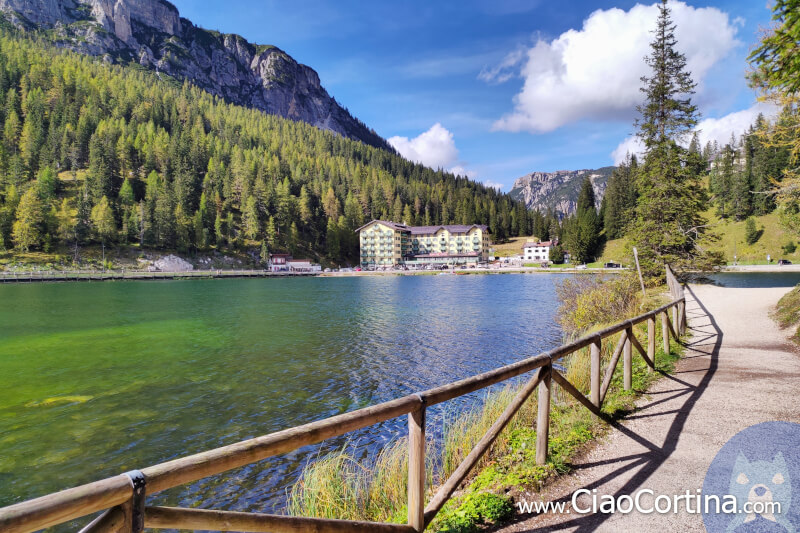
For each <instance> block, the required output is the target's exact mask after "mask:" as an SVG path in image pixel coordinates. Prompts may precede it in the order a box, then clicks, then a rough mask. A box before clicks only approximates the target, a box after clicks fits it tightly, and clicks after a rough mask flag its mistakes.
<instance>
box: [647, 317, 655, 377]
mask: <svg viewBox="0 0 800 533" xmlns="http://www.w3.org/2000/svg"><path fill="white" fill-rule="evenodd" d="M647 355H648V356H649V357H650V361H652V362H653V367H654V366H656V317H655V316H651V317H650V318H648V319H647ZM653 367H651V366H650V365H647V371H648V372H652V371H653Z"/></svg>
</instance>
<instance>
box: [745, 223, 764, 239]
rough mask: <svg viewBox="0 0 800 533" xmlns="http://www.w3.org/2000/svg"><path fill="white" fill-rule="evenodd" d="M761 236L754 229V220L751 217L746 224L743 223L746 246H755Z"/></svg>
mask: <svg viewBox="0 0 800 533" xmlns="http://www.w3.org/2000/svg"><path fill="white" fill-rule="evenodd" d="M759 237H761V234H760V233H759V232H758V229H756V220H755V219H754V218H753V217H750V218H748V219H747V222H745V223H744V240H745V241H746V242H747V244H755V243H756V242H757V241H758V239H759Z"/></svg>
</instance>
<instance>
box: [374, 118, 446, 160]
mask: <svg viewBox="0 0 800 533" xmlns="http://www.w3.org/2000/svg"><path fill="white" fill-rule="evenodd" d="M388 141H389V144H391V145H392V146H393V147H394V149H395V150H397V151H398V152H399V153H400V155H402V156H403V157H405V158H406V159H408V160H410V161H415V162H417V163H422V164H423V165H425V166H429V167H431V168H436V169H438V168H448V167H450V166H451V165H454V164H455V163H456V162H457V161H458V149H457V148H456V143H455V141H454V140H453V134H452V133H450V131H448V130H447V128H445V127H444V126H442V125H441V124H439V123H438V122H437V123H436V124H434V125H433V126H431V128H430V129H429V130H428V131H426V132H424V133H421V134H419V135H418V136H416V137H414V138H413V139H409V138H408V137H400V136H394V137H390V138H389V139H388Z"/></svg>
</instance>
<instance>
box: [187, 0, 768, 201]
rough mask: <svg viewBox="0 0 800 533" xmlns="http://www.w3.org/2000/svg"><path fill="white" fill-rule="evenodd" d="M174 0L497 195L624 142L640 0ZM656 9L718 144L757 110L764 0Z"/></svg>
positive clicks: (644, 17)
mask: <svg viewBox="0 0 800 533" xmlns="http://www.w3.org/2000/svg"><path fill="white" fill-rule="evenodd" d="M172 2H173V3H174V4H175V5H176V6H177V7H178V9H179V10H180V12H181V15H182V16H184V17H186V18H188V19H190V20H192V21H193V22H194V23H195V24H197V25H199V26H202V27H205V28H209V29H217V30H220V31H223V32H228V33H238V34H240V35H242V36H244V37H245V38H246V39H248V40H249V41H251V42H255V43H261V44H273V45H276V46H278V47H279V48H282V49H283V50H285V51H286V52H288V53H289V54H290V55H291V56H293V57H294V58H295V59H296V60H297V61H299V62H301V63H305V64H307V65H309V66H311V67H312V68H314V69H315V70H316V71H317V72H318V73H319V74H320V78H321V80H322V83H323V85H324V86H325V87H326V89H327V90H328V92H329V93H330V94H331V95H332V96H334V97H335V98H336V99H337V100H338V101H339V102H340V103H341V104H342V105H344V106H345V107H347V108H348V109H349V110H350V111H351V112H352V113H353V114H354V115H355V116H357V117H358V118H360V119H361V120H363V121H364V122H365V123H366V124H368V125H369V126H371V127H372V128H374V129H375V130H376V131H377V132H378V133H379V134H380V135H381V136H383V137H385V138H387V139H390V141H391V142H392V143H393V144H394V145H395V146H396V147H397V148H398V150H399V151H400V152H401V153H403V154H404V155H406V156H407V157H409V158H412V159H417V160H420V161H422V162H423V163H425V164H428V165H431V166H436V167H438V166H442V167H444V168H447V169H456V170H458V171H461V172H463V173H468V174H469V175H470V176H472V177H474V178H475V179H477V180H480V181H484V182H489V183H492V184H497V185H499V186H501V187H502V190H505V191H508V190H509V189H510V187H511V184H512V183H513V181H514V179H515V178H517V177H519V176H522V175H524V174H526V173H529V172H532V171H553V170H559V169H580V168H597V167H601V166H606V165H610V164H613V163H614V160H615V158H616V159H617V160H618V159H619V158H620V157H622V156H623V155H624V153H625V152H626V151H628V150H630V149H635V145H634V144H632V143H631V141H630V139H628V138H629V136H630V134H632V133H633V126H632V121H633V119H634V118H635V116H636V115H635V111H634V107H635V105H636V102H637V100H638V99H639V98H640V96H639V92H638V85H639V83H638V77H639V76H640V75H641V74H642V73H644V72H643V71H642V69H643V68H644V67H643V61H642V59H641V58H642V57H643V56H644V55H645V54H646V53H647V52H648V49H647V42H648V41H649V39H650V37H649V35H648V33H647V32H648V31H649V30H650V29H651V26H652V22H653V21H654V20H655V19H654V17H655V8H654V7H653V4H652V3H641V4H637V3H636V2H631V1H615V2H610V1H566V0H565V1H553V0H550V1H545V0H462V1H458V2H444V1H434V2H431V1H395V2H385V1H379V0H377V1H371V2H367V1H360V2H356V1H350V0H338V1H335V2H334V1H321V0H305V1H301V2H277V1H271V0H266V1H265V0H228V1H227V2H207V1H197V0H172ZM670 5H671V6H672V9H673V18H674V20H675V22H676V23H677V24H678V30H677V36H678V41H679V43H678V44H679V48H681V49H682V51H683V52H684V53H685V54H686V55H687V58H688V60H689V65H690V68H691V69H692V72H693V73H694V74H695V76H694V77H695V79H696V81H697V82H698V83H699V87H698V92H697V94H696V95H695V102H696V103H697V104H698V105H699V107H700V111H701V113H702V118H703V119H708V120H706V121H705V122H703V123H701V124H700V126H701V129H702V132H701V136H702V138H703V139H715V138H716V139H719V140H727V139H728V138H730V134H731V132H732V131H735V132H740V131H741V130H743V129H744V128H746V127H747V125H748V124H749V123H750V121H751V120H752V118H753V117H754V115H755V113H757V112H758V111H763V110H765V109H764V108H763V107H754V104H755V95H754V93H753V92H752V91H751V90H750V89H749V88H748V87H747V83H746V81H745V77H744V75H745V72H746V69H747V62H746V57H747V55H748V53H749V51H750V50H751V49H752V47H753V46H754V45H755V43H756V42H757V40H758V30H759V28H764V27H767V26H768V25H769V22H770V12H769V9H768V7H767V5H766V0H737V1H734V0H718V1H717V0H711V1H706V2H694V1H689V2H687V3H683V2H677V1H674V2H670ZM437 125H438V126H437ZM626 139H628V140H627V141H626ZM621 144H622V146H620V145H621Z"/></svg>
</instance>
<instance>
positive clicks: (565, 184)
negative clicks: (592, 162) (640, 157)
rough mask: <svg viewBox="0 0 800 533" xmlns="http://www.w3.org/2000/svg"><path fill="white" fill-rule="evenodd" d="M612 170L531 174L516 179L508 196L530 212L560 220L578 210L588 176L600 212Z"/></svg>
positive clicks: (607, 168)
mask: <svg viewBox="0 0 800 533" xmlns="http://www.w3.org/2000/svg"><path fill="white" fill-rule="evenodd" d="M613 170H614V167H603V168H599V169H597V170H589V169H584V170H558V171H556V172H531V173H530V174H526V175H525V176H522V177H521V178H517V179H516V180H515V181H514V185H513V186H512V187H511V191H510V192H509V194H510V196H511V197H512V198H514V199H516V200H522V201H524V202H525V205H526V206H527V207H528V208H529V209H536V210H538V211H540V212H541V213H546V212H547V211H553V213H555V214H556V215H557V216H559V217H561V218H563V217H565V216H569V215H571V214H573V213H574V212H575V210H576V209H577V207H578V195H579V194H580V190H581V184H582V183H583V180H584V179H585V178H586V177H587V176H588V177H589V179H590V180H591V182H592V188H593V189H594V196H595V201H596V202H597V207H598V208H599V207H600V202H601V201H602V199H603V195H604V194H605V192H606V185H607V184H608V178H609V177H610V176H611V173H612V172H613Z"/></svg>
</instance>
